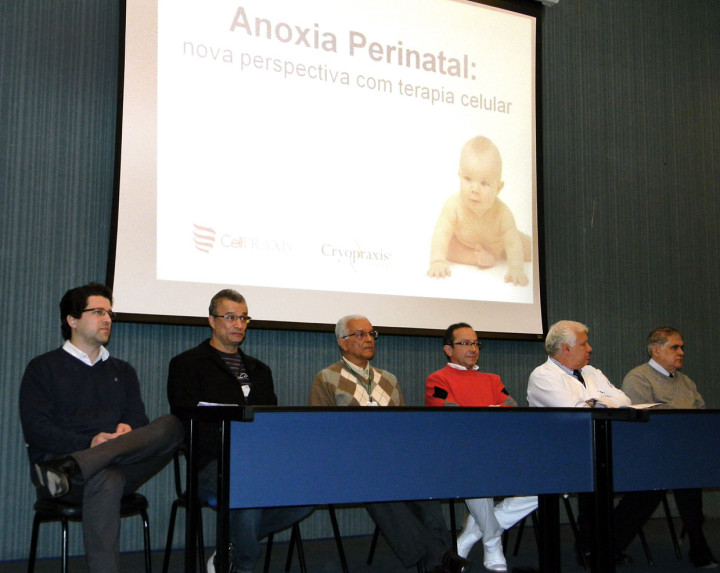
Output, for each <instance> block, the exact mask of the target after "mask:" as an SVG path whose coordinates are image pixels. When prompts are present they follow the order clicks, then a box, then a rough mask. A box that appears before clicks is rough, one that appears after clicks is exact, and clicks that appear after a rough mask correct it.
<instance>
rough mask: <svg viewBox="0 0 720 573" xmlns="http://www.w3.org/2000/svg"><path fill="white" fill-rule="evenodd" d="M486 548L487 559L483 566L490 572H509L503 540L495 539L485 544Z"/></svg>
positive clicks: (484, 560)
mask: <svg viewBox="0 0 720 573" xmlns="http://www.w3.org/2000/svg"><path fill="white" fill-rule="evenodd" d="M483 546H484V547H485V558H484V559H483V565H485V569H487V570H488V571H500V572H506V571H507V561H506V560H505V554H504V553H503V546H502V538H501V537H494V538H492V539H490V540H486V541H484V542H483Z"/></svg>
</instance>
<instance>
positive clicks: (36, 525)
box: [27, 513, 40, 573]
mask: <svg viewBox="0 0 720 573" xmlns="http://www.w3.org/2000/svg"><path fill="white" fill-rule="evenodd" d="M39 530H40V519H39V518H38V514H37V513H36V514H35V517H34V518H33V526H32V535H31V536H30V555H29V556H28V567H27V573H34V571H35V557H36V556H37V542H38V533H39Z"/></svg>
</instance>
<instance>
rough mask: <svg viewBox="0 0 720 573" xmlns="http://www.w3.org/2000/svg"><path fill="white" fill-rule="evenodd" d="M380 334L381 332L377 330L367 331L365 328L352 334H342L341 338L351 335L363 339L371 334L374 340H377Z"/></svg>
mask: <svg viewBox="0 0 720 573" xmlns="http://www.w3.org/2000/svg"><path fill="white" fill-rule="evenodd" d="M379 335H380V333H379V332H378V331H377V330H371V331H370V332H365V331H364V330H358V331H357V332H353V333H352V334H346V335H345V336H341V337H340V338H350V337H351V336H354V337H355V338H356V339H357V340H362V339H363V338H365V337H366V336H369V337H370V338H372V339H373V340H377V337H378V336H379Z"/></svg>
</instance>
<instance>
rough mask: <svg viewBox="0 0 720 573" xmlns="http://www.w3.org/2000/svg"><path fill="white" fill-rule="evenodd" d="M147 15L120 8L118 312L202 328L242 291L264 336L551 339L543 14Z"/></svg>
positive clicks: (291, 6) (384, 4) (265, 4)
mask: <svg viewBox="0 0 720 573" xmlns="http://www.w3.org/2000/svg"><path fill="white" fill-rule="evenodd" d="M147 4H148V3H147V2H139V1H136V0H128V2H127V38H126V57H125V80H124V81H125V85H124V105H123V125H122V149H121V169H120V181H119V201H118V221H117V227H118V234H117V238H116V243H117V244H116V250H115V258H114V277H113V282H114V289H115V294H116V301H117V303H116V309H117V310H118V311H120V312H125V313H132V314H151V315H161V316H162V315H176V316H202V315H203V313H204V312H206V307H207V302H208V300H209V297H210V296H211V295H212V294H213V293H214V292H215V291H216V290H219V288H224V287H233V288H237V289H238V290H240V291H241V292H242V293H243V294H245V295H246V297H247V298H248V301H249V304H250V308H251V312H252V314H253V316H258V318H261V319H264V320H268V321H278V322H299V323H320V324H329V323H333V322H335V320H336V319H337V318H339V316H341V315H343V314H347V313H354V312H362V313H364V314H367V315H368V316H369V317H370V318H371V320H372V321H373V322H374V323H376V324H378V325H386V326H395V327H404V328H411V329H412V328H421V329H441V328H444V327H445V326H447V324H449V322H450V321H452V320H453V319H454V318H455V317H459V319H463V320H473V321H474V326H475V327H476V328H477V329H479V330H484V331H488V332H510V333H540V332H541V331H542V327H541V318H540V317H541V310H540V300H539V299H540V296H539V292H540V285H539V277H538V245H537V219H536V202H537V175H536V119H535V114H536V107H535V106H536V101H535V99H536V97H535V89H536V78H535V60H536V54H535V50H536V24H537V22H536V18H535V17H533V16H531V15H525V14H520V13H517V12H513V11H510V10H505V9H500V8H496V7H489V6H486V5H484V4H480V3H476V2H464V1H454V0H393V1H391V2H388V1H387V0H350V1H347V2H342V3H337V2H329V1H324V0H308V1H302V2H298V1H296V0H295V1H291V0H276V1H267V0H262V1H261V0H250V1H244V2H237V1H235V2H230V1H226V0H216V1H213V2H207V1H202V0H179V1H178V0H161V1H160V2H159V3H158V5H157V6H150V7H149V6H148V5H147ZM148 293H158V294H159V293H162V296H161V297H160V298H161V300H158V298H157V297H150V299H153V300H152V301H150V300H148V296H147V295H148ZM280 301H283V302H282V303H280Z"/></svg>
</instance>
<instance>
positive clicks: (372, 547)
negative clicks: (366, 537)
mask: <svg viewBox="0 0 720 573" xmlns="http://www.w3.org/2000/svg"><path fill="white" fill-rule="evenodd" d="M378 537H380V528H379V527H378V526H377V525H375V531H374V532H373V536H372V542H371V543H370V552H369V553H368V558H367V564H368V565H372V562H373V558H374V557H375V547H376V546H377V542H378Z"/></svg>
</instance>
